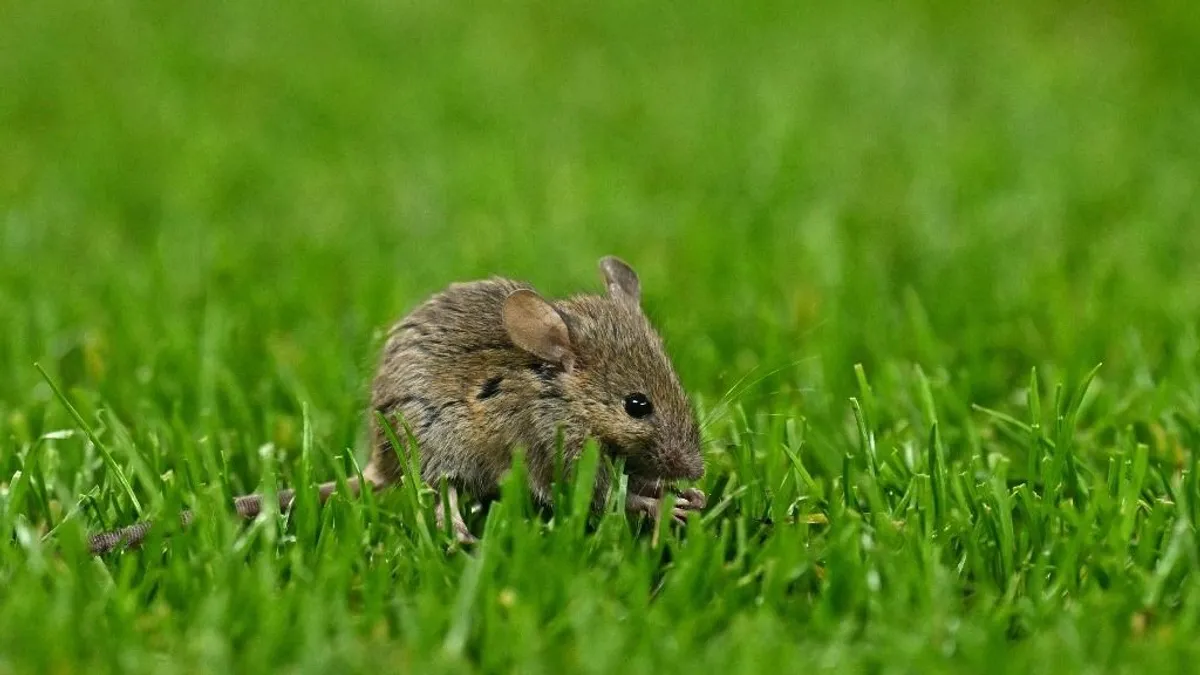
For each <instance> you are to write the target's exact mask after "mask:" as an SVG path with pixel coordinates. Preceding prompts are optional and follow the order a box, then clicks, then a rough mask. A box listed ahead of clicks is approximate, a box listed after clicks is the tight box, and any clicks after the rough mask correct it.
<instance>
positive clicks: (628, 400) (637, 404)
mask: <svg viewBox="0 0 1200 675" xmlns="http://www.w3.org/2000/svg"><path fill="white" fill-rule="evenodd" d="M625 412H626V413H628V414H629V416H630V417H645V416H646V415H649V414H650V413H652V412H654V406H652V405H650V399H648V398H646V395H645V394H630V395H628V396H626V397H625Z"/></svg>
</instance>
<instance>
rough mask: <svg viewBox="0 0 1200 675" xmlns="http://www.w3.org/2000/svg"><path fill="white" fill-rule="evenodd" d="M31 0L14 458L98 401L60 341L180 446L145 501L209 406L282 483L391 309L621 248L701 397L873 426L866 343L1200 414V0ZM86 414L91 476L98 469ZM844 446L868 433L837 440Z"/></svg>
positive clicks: (13, 189)
mask: <svg viewBox="0 0 1200 675" xmlns="http://www.w3.org/2000/svg"><path fill="white" fill-rule="evenodd" d="M2 15H3V18H2V19H0V318H2V325H3V326H4V329H3V330H2V331H0V369H2V370H0V483H3V482H5V481H9V480H10V477H11V476H13V475H14V472H16V471H18V470H19V469H21V468H22V467H23V466H25V465H24V464H23V462H24V461H25V458H26V457H27V456H28V454H27V451H28V450H29V448H30V447H31V444H33V443H34V440H35V439H36V438H37V437H38V436H39V435H41V434H43V433H45V432H47V431H52V430H56V429H63V428H72V427H73V426H74V424H73V423H72V422H71V420H70V419H69V418H68V417H67V416H66V414H65V413H64V411H63V410H62V408H61V406H59V405H58V404H57V403H56V402H55V401H54V399H53V396H52V393H51V389H50V388H49V386H48V385H47V384H46V383H45V382H44V380H43V379H42V377H41V375H40V374H39V373H38V372H37V370H36V369H35V368H34V364H35V363H40V364H41V365H42V366H43V367H44V368H46V370H47V372H48V373H49V375H50V377H52V378H53V379H54V380H55V381H56V382H57V383H59V384H60V385H62V387H63V388H64V389H65V390H66V391H67V392H68V394H69V395H70V396H71V397H72V400H74V401H76V403H77V404H78V405H80V406H81V409H82V410H83V411H84V413H85V416H86V417H87V418H88V419H89V420H91V419H93V418H94V416H95V415H96V412H95V411H96V410H98V409H106V410H110V411H112V414H113V415H114V416H115V417H116V418H118V419H121V420H124V423H125V424H127V425H130V426H131V427H132V431H130V432H129V433H130V434H132V438H133V440H134V442H136V445H137V446H138V447H141V448H146V447H150V448H152V450H147V451H146V452H147V453H148V456H149V457H150V459H147V460H144V462H142V463H141V464H139V463H138V462H137V461H133V460H130V461H131V463H132V464H133V465H135V467H134V468H133V469H131V470H132V471H133V473H134V474H135V476H136V477H137V478H136V480H135V487H136V488H137V490H138V494H139V495H142V496H143V498H145V499H147V500H148V501H152V502H153V501H154V498H153V497H152V495H155V494H156V489H157V488H156V483H155V482H154V477H155V476H159V475H162V474H163V473H164V472H168V471H172V470H176V471H178V470H181V467H180V466H179V465H178V464H177V463H176V462H175V461H174V460H173V459H172V458H178V457H181V456H188V454H187V453H188V451H187V448H190V447H195V445H196V444H197V443H201V442H202V441H201V440H200V439H208V440H209V441H213V440H214V439H216V440H215V442H217V443H218V445H219V447H220V451H221V453H222V454H221V457H222V458H223V461H224V462H225V465H224V466H225V469H226V470H227V475H225V476H224V480H227V481H228V482H229V484H230V485H231V489H232V490H235V491H239V490H250V489H253V488H255V487H256V486H257V485H258V484H259V481H260V479H261V477H262V462H261V458H260V456H259V455H258V454H257V449H258V448H259V447H260V446H261V445H262V444H264V443H267V442H274V443H276V444H277V446H279V447H280V448H281V449H283V450H284V451H285V452H289V453H295V452H297V450H296V448H297V447H298V445H299V440H298V439H299V436H300V433H301V431H300V427H301V424H302V422H301V414H302V408H304V407H305V406H307V407H308V410H309V413H310V414H311V416H312V421H313V423H314V430H315V431H314V433H315V434H316V436H317V437H318V438H319V439H320V444H321V445H322V446H323V447H327V448H328V449H329V456H322V457H318V458H316V459H315V460H314V462H315V466H316V469H315V471H316V472H317V473H318V474H321V475H322V476H328V475H329V467H330V466H331V457H332V455H333V453H336V452H339V451H340V450H342V449H344V448H347V447H356V448H358V449H359V451H360V456H362V455H361V453H362V448H361V446H360V445H356V443H358V442H359V441H358V439H359V435H360V432H361V426H362V416H361V409H362V405H363V404H364V402H365V394H366V390H365V388H366V386H367V382H368V378H369V377H370V375H371V371H372V368H373V367H374V365H375V359H376V349H377V347H378V340H379V337H380V335H381V331H383V330H384V329H386V328H387V326H388V324H389V323H390V322H391V321H392V320H394V319H395V318H397V317H398V316H399V315H401V314H402V313H403V312H405V311H406V310H407V309H408V308H410V307H411V306H412V305H413V304H414V303H416V302H418V301H419V300H420V299H422V298H423V297H424V296H425V295H427V294H428V293H430V292H433V291H435V290H438V289H439V288H441V287H442V286H444V285H446V284H448V283H450V282H452V281H459V280H466V279H471V278H477V277H481V276H487V275H491V274H501V275H508V276H515V277H520V278H524V279H527V280H529V281H531V282H533V283H534V284H535V285H537V286H538V287H540V288H541V289H542V290H544V291H545V292H547V293H550V294H565V293H573V292H578V291H592V290H598V289H599V288H600V286H599V279H598V274H597V271H596V267H595V264H596V260H597V258H599V257H600V256H601V255H605V254H609V253H614V254H617V255H620V256H622V257H623V258H625V259H626V260H628V261H629V262H630V263H631V264H632V265H633V266H634V267H635V268H636V269H637V270H638V271H639V273H640V274H641V275H642V279H643V284H644V287H645V294H646V305H647V307H648V311H649V312H650V313H651V315H652V317H653V319H654V320H655V321H656V323H657V324H658V325H659V326H660V327H661V330H662V332H663V334H664V336H665V337H666V339H667V342H668V344H669V347H670V349H671V352H672V355H673V357H674V358H675V360H676V363H677V365H678V367H679V370H680V373H681V375H682V377H683V379H684V381H685V383H686V384H687V385H688V387H689V389H690V390H692V391H693V392H694V393H695V396H696V397H697V399H698V400H699V401H700V402H701V403H702V405H704V406H705V407H706V409H712V408H713V407H714V406H715V405H716V404H717V403H718V402H720V400H721V399H722V397H723V396H724V397H726V399H725V400H729V398H730V397H732V398H733V399H734V400H735V401H736V403H737V404H739V405H740V406H742V407H743V408H744V409H745V410H748V411H749V414H751V415H754V414H765V415H767V416H768V417H770V416H784V415H791V416H796V417H801V416H802V417H804V418H806V419H808V420H809V421H810V422H811V424H812V427H813V429H814V432H813V433H814V435H815V436H816V437H819V438H825V439H834V438H839V437H840V436H841V435H842V434H843V432H844V429H845V425H846V423H847V420H848V414H849V413H848V410H849V409H848V408H847V405H846V401H847V398H848V397H849V396H852V395H856V394H857V392H858V391H859V389H858V385H857V384H856V380H855V373H854V366H855V364H862V365H863V367H864V369H865V372H866V373H868V374H869V375H870V376H871V377H872V378H873V380H874V381H876V383H877V388H878V389H879V390H880V392H881V393H880V396H881V399H882V400H881V402H880V403H879V406H878V407H879V410H878V411H877V415H878V419H879V420H882V422H881V423H883V422H886V421H887V420H888V419H891V418H899V417H902V416H903V415H904V413H905V411H907V410H909V409H911V408H912V407H913V405H914V404H911V401H910V399H907V398H905V399H903V400H901V399H899V398H896V399H894V400H893V401H892V402H890V403H889V402H888V401H887V400H886V399H887V397H888V395H889V394H888V392H889V391H896V390H899V389H903V387H904V386H906V384H905V383H907V382H909V380H908V379H907V378H908V377H909V373H910V369H911V367H912V366H913V364H919V365H921V366H922V367H923V368H924V370H925V372H927V373H929V374H930V377H931V378H932V379H933V381H934V383H935V386H936V389H937V392H938V396H939V400H940V401H942V402H943V403H942V404H943V405H944V406H945V410H944V411H943V416H944V420H943V424H944V426H945V429H946V431H945V433H946V434H947V435H948V438H951V439H952V438H953V437H954V436H955V434H959V435H961V434H965V433H967V431H966V430H965V429H966V426H965V425H968V424H969V420H970V419H971V418H972V416H973V415H974V413H972V411H971V409H970V405H971V404H981V405H987V406H991V407H996V408H1000V409H1011V408H1012V407H1013V406H1020V405H1023V401H1024V398H1023V392H1024V388H1025V387H1026V386H1027V385H1028V382H1029V373H1030V369H1031V368H1032V367H1035V366H1036V367H1038V368H1039V369H1040V372H1041V373H1042V374H1043V376H1045V378H1046V379H1047V380H1048V381H1051V382H1054V381H1060V380H1063V381H1075V380H1077V379H1078V378H1079V377H1080V376H1081V375H1082V374H1083V373H1084V372H1086V371H1087V370H1089V369H1090V368H1092V367H1093V366H1095V365H1096V364H1098V363H1100V362H1103V363H1104V366H1103V368H1102V370H1101V374H1100V382H1101V383H1102V387H1101V389H1100V392H1101V393H1100V394H1099V396H1100V397H1101V398H1102V399H1103V401H1104V402H1105V404H1104V405H1103V406H1102V407H1101V410H1102V415H1101V413H1096V420H1094V421H1095V423H1096V424H1102V425H1104V426H1106V427H1111V428H1114V429H1120V428H1124V427H1125V426H1127V425H1133V426H1134V428H1135V430H1136V432H1137V433H1138V434H1139V436H1140V437H1143V438H1153V434H1154V433H1156V432H1155V429H1159V430H1160V431H1161V428H1162V427H1163V426H1164V425H1165V428H1166V432H1167V433H1169V434H1170V435H1172V437H1173V438H1174V439H1176V440H1174V441H1172V443H1174V444H1175V445H1176V446H1181V447H1194V444H1195V443H1197V442H1198V441H1200V433H1198V432H1197V426H1195V424H1194V422H1195V421H1196V420H1197V418H1198V417H1200V385H1198V382H1200V377H1198V376H1197V369H1196V353H1197V349H1198V345H1200V340H1198V338H1197V317H1198V316H1200V313H1198V312H1200V264H1197V262H1198V261H1200V227H1198V226H1197V216H1198V205H1200V199H1198V197H1200V195H1198V189H1200V89H1198V88H1197V83H1198V82H1200V50H1198V49H1197V47H1196V45H1197V44H1200V12H1197V11H1196V9H1195V7H1194V3H1189V2H1184V1H1179V2H1169V1H1167V0H1152V1H1150V2H1141V3H1125V2H1117V1H1100V2H1092V3H1038V2H1032V1H1028V2H1025V1H1020V2H1009V3H999V4H987V5H982V4H968V3H955V2H938V1H934V0H930V1H928V2H910V3H895V4H883V3H871V2H865V1H863V2H859V1H851V2H840V3H815V2H775V1H773V0H772V1H767V2H759V3H731V2H708V1H701V2H662V3H638V2H630V1H627V0H617V1H616V2H610V3H603V4H596V3H583V2H574V1H570V2H555V3H551V2H509V3H468V4H462V5H459V4H456V3H432V2H429V3H425V2H404V1H398V2H381V1H369V0H353V1H351V2H346V3H338V4H331V5H320V6H312V5H300V4H287V5H284V4H279V3H265V2H254V1H249V2H206V3H199V2H179V3H166V4H163V3H151V2H136V1H132V0H103V1H99V2H61V1H58V0H49V1H45V2H16V3H7V4H6V5H5V8H4V10H3V11H2ZM739 383H741V384H740V385H739ZM731 388H733V389H732V391H734V392H735V393H736V395H735V396H734V395H732V394H730V392H731ZM1181 411H1182V412H1181ZM1177 413H1179V414H1183V413H1186V414H1187V415H1191V417H1188V418H1187V419H1190V420H1191V421H1192V422H1190V423H1185V422H1182V421H1179V420H1177V419H1176V417H1174V416H1175V415H1176V414H1177ZM1101 416H1102V419H1101ZM1167 418H1171V419H1172V420H1176V421H1174V422H1171V423H1169V424H1168V423H1167V422H1164V421H1163V420H1165V419H1167ZM1189 425H1190V426H1189ZM102 426H104V427H105V432H106V433H107V432H109V431H111V432H112V433H118V434H119V432H118V431H117V430H113V429H111V428H110V427H111V426H112V425H111V424H103V425H102ZM921 433H923V432H918V433H917V436H918V437H920V436H921ZM118 438H119V436H118ZM52 445H53V452H49V451H48V452H49V454H47V455H46V458H47V459H46V460H45V462H46V463H44V464H43V465H42V467H41V470H42V471H44V472H45V476H46V480H47V481H48V488H47V489H48V491H49V493H48V494H49V496H50V497H52V498H53V500H54V501H55V502H56V503H58V502H61V504H62V505H61V507H59V506H54V507H52V510H54V512H55V513H58V514H59V515H61V513H62V512H65V511H66V510H69V509H70V508H73V502H74V500H76V499H77V498H78V495H80V494H82V493H85V492H87V491H89V490H91V489H93V488H94V487H95V486H96V485H97V484H98V483H99V482H100V480H101V477H102V475H103V470H102V467H101V466H100V464H99V461H98V459H97V458H96V457H95V455H94V452H92V451H91V450H89V449H88V448H86V447H85V446H84V444H83V443H82V442H81V441H78V440H75V441H71V442H62V443H57V444H52ZM1097 448H1098V450H1099V449H1102V448H1101V447H1100V446H1097ZM963 452H965V450H963ZM818 455H819V456H820V458H819V459H818V463H821V462H823V463H824V464H825V465H826V466H827V468H828V469H829V470H830V471H835V470H837V468H838V467H839V466H840V465H839V463H838V462H839V461H840V460H839V459H838V457H839V455H838V450H837V445H836V442H835V441H834V440H827V442H826V444H825V446H824V449H823V450H819V451H818ZM124 457H125V455H122V458H124ZM291 457H292V458H293V459H294V454H293V455H291ZM123 461H124V460H123ZM721 462H722V461H721V459H720V457H718V458H717V459H715V460H714V463H713V466H714V467H716V468H715V469H714V470H715V471H716V475H717V476H720V475H721V471H722V470H723V467H724V468H728V467H727V466H726V465H724V464H722V463H721ZM212 469H213V467H212V466H211V465H204V466H191V467H190V468H188V469H187V471H188V472H190V473H189V476H190V480H193V481H196V482H197V483H203V482H205V481H210V480H216V479H217V476H216V475H214V473H213V470H212ZM283 471H284V472H285V474H286V473H287V472H288V471H289V469H287V468H284V469H283ZM120 499H121V495H120V494H114V495H112V496H110V497H108V498H107V501H105V502H104V504H105V508H106V509H107V511H106V513H107V514H108V516H109V517H110V518H113V519H115V520H118V521H120V520H128V518H129V517H131V516H132V515H133V514H132V512H131V511H129V510H128V509H129V506H128V504H127V503H124V502H120V501H119V500H120ZM154 503H157V502H154ZM60 508H61V510H58V509H60ZM44 515H45V514H30V520H31V521H32V522H34V523H37V522H40V521H41V519H42V517H43V516H44ZM11 574H16V573H15V572H13V571H12V570H10V575H11ZM12 578H16V577H11V576H10V581H11V579H12ZM64 592H65V591H64ZM39 602H46V603H48V602H49V601H48V600H45V599H44V598H43V599H38V600H30V601H29V604H28V605H27V606H26V609H27V610H28V611H29V612H33V613H36V611H39V610H38V609H37V608H38V607H39V605H38V603H39ZM129 602H134V601H133V600H129ZM136 604H137V603H136V602H134V605H136ZM47 606H48V605H47ZM130 611H135V610H130ZM135 613H136V611H135ZM734 614H736V612H734V611H732V610H731V613H730V616H733V615H734ZM14 616H15V615H14ZM60 620H63V621H65V619H63V618H61V617H60ZM56 625H57V624H56ZM183 634H187V633H186V631H185V630H184V629H182V628H181V629H180V633H178V635H183ZM169 643H170V642H169V641H168V644H169ZM0 656H2V654H0ZM13 663H15V662H13ZM5 668H6V667H5V660H4V659H3V658H0V672H4V671H5ZM13 672H18V671H13Z"/></svg>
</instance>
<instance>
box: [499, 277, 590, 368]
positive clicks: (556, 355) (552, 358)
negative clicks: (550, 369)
mask: <svg viewBox="0 0 1200 675" xmlns="http://www.w3.org/2000/svg"><path fill="white" fill-rule="evenodd" d="M504 330H506V331H508V337H509V338H510V339H511V340H512V341H513V344H515V345H516V346H517V347H519V348H521V349H523V350H525V351H527V352H529V353H530V354H533V355H534V356H536V357H538V358H539V359H542V360H543V361H549V362H550V363H555V364H558V365H561V366H563V367H564V368H565V369H567V370H570V369H571V365H572V364H573V363H574V362H575V355H574V353H572V351H571V337H570V333H569V332H568V331H567V323H566V322H565V321H563V318H562V315H560V314H559V313H558V310H556V309H554V306H553V305H551V304H550V303H549V302H546V300H544V299H543V298H542V296H540V295H538V294H537V293H535V292H533V291H531V290H528V289H521V290H517V291H513V292H512V293H510V294H509V295H508V297H507V298H505V300H504Z"/></svg>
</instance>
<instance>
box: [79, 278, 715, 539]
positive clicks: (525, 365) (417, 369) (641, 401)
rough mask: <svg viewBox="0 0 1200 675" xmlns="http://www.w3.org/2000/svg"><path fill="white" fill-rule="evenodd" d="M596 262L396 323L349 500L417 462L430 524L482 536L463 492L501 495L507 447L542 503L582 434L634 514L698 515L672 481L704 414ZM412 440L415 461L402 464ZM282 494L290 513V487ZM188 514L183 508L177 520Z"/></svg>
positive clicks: (696, 466)
mask: <svg viewBox="0 0 1200 675" xmlns="http://www.w3.org/2000/svg"><path fill="white" fill-rule="evenodd" d="M598 267H599V272H600V275H601V277H602V279H603V282H604V292H602V293H579V294H575V295H571V296H567V297H563V298H559V299H552V298H548V297H546V296H545V295H543V294H542V293H540V292H538V291H537V290H536V289H535V288H534V287H533V286H532V285H531V284H529V283H527V282H524V281H518V280H514V279H510V278H506V277H501V276H492V277H489V278H486V279H479V280H475V281H465V282H454V283H451V284H449V285H448V286H447V287H445V288H443V289H442V290H440V291H438V292H436V293H434V294H432V295H431V296H429V297H428V298H426V299H425V300H424V301H423V302H421V303H420V304H418V305H417V306H416V307H415V308H413V309H412V310H411V311H410V312H408V313H407V314H406V315H404V316H403V317H401V318H400V319H399V320H397V321H395V322H394V323H393V324H392V325H391V328H390V329H389V331H388V333H387V336H386V339H385V341H384V344H383V347H382V350H381V354H380V355H379V358H378V362H377V366H376V371H375V374H374V377H373V379H372V381H371V396H370V405H369V413H370V414H369V415H368V417H369V436H370V442H371V455H370V459H369V461H368V463H367V465H366V467H365V468H364V469H363V471H362V477H361V480H360V479H359V478H358V477H354V478H350V479H348V480H347V481H346V486H347V488H348V489H349V492H350V493H351V495H352V496H357V495H358V494H359V493H360V492H361V491H362V490H364V489H366V490H371V491H378V490H382V489H386V488H391V487H393V486H395V485H397V484H398V483H400V481H401V480H402V479H403V476H404V469H405V467H406V466H409V465H411V466H413V467H414V468H415V469H416V470H417V471H418V472H419V474H420V478H421V480H422V481H423V482H425V483H426V484H429V485H440V484H442V483H443V481H444V483H445V486H446V489H445V491H444V499H445V501H443V496H442V495H443V492H440V491H439V492H438V496H437V497H435V503H434V508H435V514H436V522H437V525H438V527H439V529H443V528H445V526H446V520H445V519H446V518H447V517H448V518H449V519H450V525H451V527H450V529H451V530H452V532H453V533H454V538H455V540H456V541H458V542H459V543H462V544H470V543H474V542H476V541H477V538H476V537H475V536H474V535H473V534H472V533H471V532H470V530H469V528H468V526H467V524H466V522H465V520H464V518H463V515H462V511H461V510H460V508H461V503H462V502H463V501H466V500H468V499H471V500H484V499H489V498H492V497H495V496H497V494H498V491H499V487H500V484H501V481H502V479H503V478H504V476H505V474H506V472H507V471H508V470H509V469H510V468H511V466H512V462H513V458H514V453H516V452H522V453H523V458H524V460H525V468H526V475H527V479H528V486H529V490H530V494H531V495H532V497H533V498H534V500H535V501H536V502H538V503H539V504H540V505H543V506H546V507H549V506H551V499H552V495H551V490H552V482H553V480H554V478H555V475H556V466H558V465H559V464H558V462H559V457H561V466H562V467H563V468H564V469H565V470H567V471H568V472H569V471H570V470H571V468H572V467H573V466H574V464H575V462H577V461H578V459H579V457H580V456H581V454H582V452H583V449H584V447H585V445H586V444H587V443H588V442H589V441H592V442H594V443H595V444H596V445H597V447H598V448H599V449H600V451H601V453H602V454H603V455H604V456H605V457H607V458H609V459H611V460H614V463H615V464H619V465H620V466H622V467H623V471H624V473H625V477H626V481H627V482H626V486H627V489H626V501H625V504H624V507H625V509H626V511H627V512H628V513H630V514H633V515H644V516H648V517H651V518H661V517H663V516H669V517H670V518H671V519H673V520H675V521H680V522H682V521H686V519H687V516H688V514H689V513H691V512H696V511H702V510H703V509H704V508H705V505H706V504H705V502H706V496H705V494H704V492H703V491H702V490H700V489H699V488H696V487H687V488H681V487H679V484H680V483H683V482H694V481H698V480H700V479H702V478H703V476H704V473H705V463H704V458H703V454H702V443H701V433H700V425H699V422H698V419H697V415H696V413H695V410H694V408H693V405H692V403H691V399H690V398H689V396H688V394H687V392H686V391H685V389H684V387H683V385H682V383H681V381H680V378H679V376H678V374H677V373H676V371H675V367H674V364H673V362H672V360H671V358H670V356H669V355H668V353H667V350H666V348H665V345H664V341H663V339H662V337H661V336H660V334H659V332H658V331H657V330H656V329H655V327H654V325H653V324H652V322H651V321H650V318H649V317H648V316H647V314H646V312H645V311H644V310H643V307H642V291H641V281H640V279H639V276H638V274H637V273H636V272H635V271H634V269H633V268H632V267H631V266H630V265H629V264H628V263H626V262H625V261H624V260H621V259H620V258H618V257H616V256H612V255H609V256H605V257H603V258H601V259H600V261H599V264H598ZM380 420H382V421H383V424H381V423H380ZM384 425H386V428H385V426H384ZM393 439H395V440H396V441H397V443H398V444H399V445H400V446H401V447H394V444H393V442H392V441H393ZM410 439H411V440H415V442H416V449H417V452H416V456H417V459H418V461H417V463H416V464H415V465H414V464H412V463H411V462H409V461H407V460H409V459H411V457H412V455H411V454H410V452H409V451H410V448H408V447H407V446H408V443H409V442H411V441H410ZM608 466H609V464H607V463H602V464H601V466H600V469H599V471H598V472H597V475H596V478H595V483H594V491H593V499H592V502H591V509H592V511H593V512H594V513H599V512H600V511H602V510H603V509H604V507H605V504H606V500H607V497H608V495H609V494H610V492H611V490H612V487H613V484H614V481H615V480H616V479H617V478H618V476H614V475H612V474H611V472H610V470H609V469H608ZM335 491H336V483H335V482H333V481H330V482H326V483H323V484H321V485H319V486H318V490H317V496H318V502H319V503H321V504H323V503H325V501H326V500H327V499H328V498H329V497H330V496H331V495H332V494H333V493H334V492H335ZM668 493H670V494H671V496H672V499H670V501H671V503H672V507H671V511H670V513H669V514H666V513H663V511H664V506H665V505H666V503H667V501H668V499H667V494H668ZM277 496H278V500H279V510H280V511H281V512H286V511H287V510H288V509H289V508H290V507H291V505H292V502H293V501H294V498H295V492H294V490H292V489H283V490H280V491H279V492H278V494H277ZM263 499H264V497H263V496H262V495H260V494H252V495H244V496H240V497H237V498H236V499H235V500H234V509H235V511H236V512H237V513H238V515H240V516H242V517H245V518H253V517H256V516H257V515H258V514H259V513H260V512H261V511H262V509H263ZM192 517H193V516H192V514H191V512H184V513H183V514H182V523H183V525H185V526H186V525H187V524H189V523H190V522H191V520H192ZM150 526H151V523H150V522H148V521H147V522H141V523H138V524H136V525H132V526H130V527H126V528H122V529H119V530H114V531H111V532H102V533H97V534H93V535H91V536H90V537H89V548H90V550H91V552H92V553H93V554H99V553H105V552H108V551H111V550H113V549H114V548H117V547H118V546H124V547H135V546H137V545H139V544H140V543H141V542H142V540H144V538H145V535H146V534H147V533H148V531H149V529H150Z"/></svg>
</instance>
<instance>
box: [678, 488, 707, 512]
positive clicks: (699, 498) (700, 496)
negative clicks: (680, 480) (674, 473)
mask: <svg viewBox="0 0 1200 675" xmlns="http://www.w3.org/2000/svg"><path fill="white" fill-rule="evenodd" d="M707 503H708V498H707V497H706V496H705V495H704V492H702V491H701V490H699V489H697V488H688V489H686V490H680V491H678V492H676V493H675V505H676V506H679V507H681V508H684V509H687V510H689V511H702V510H703V509H704V506H705V505H706V504H707Z"/></svg>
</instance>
